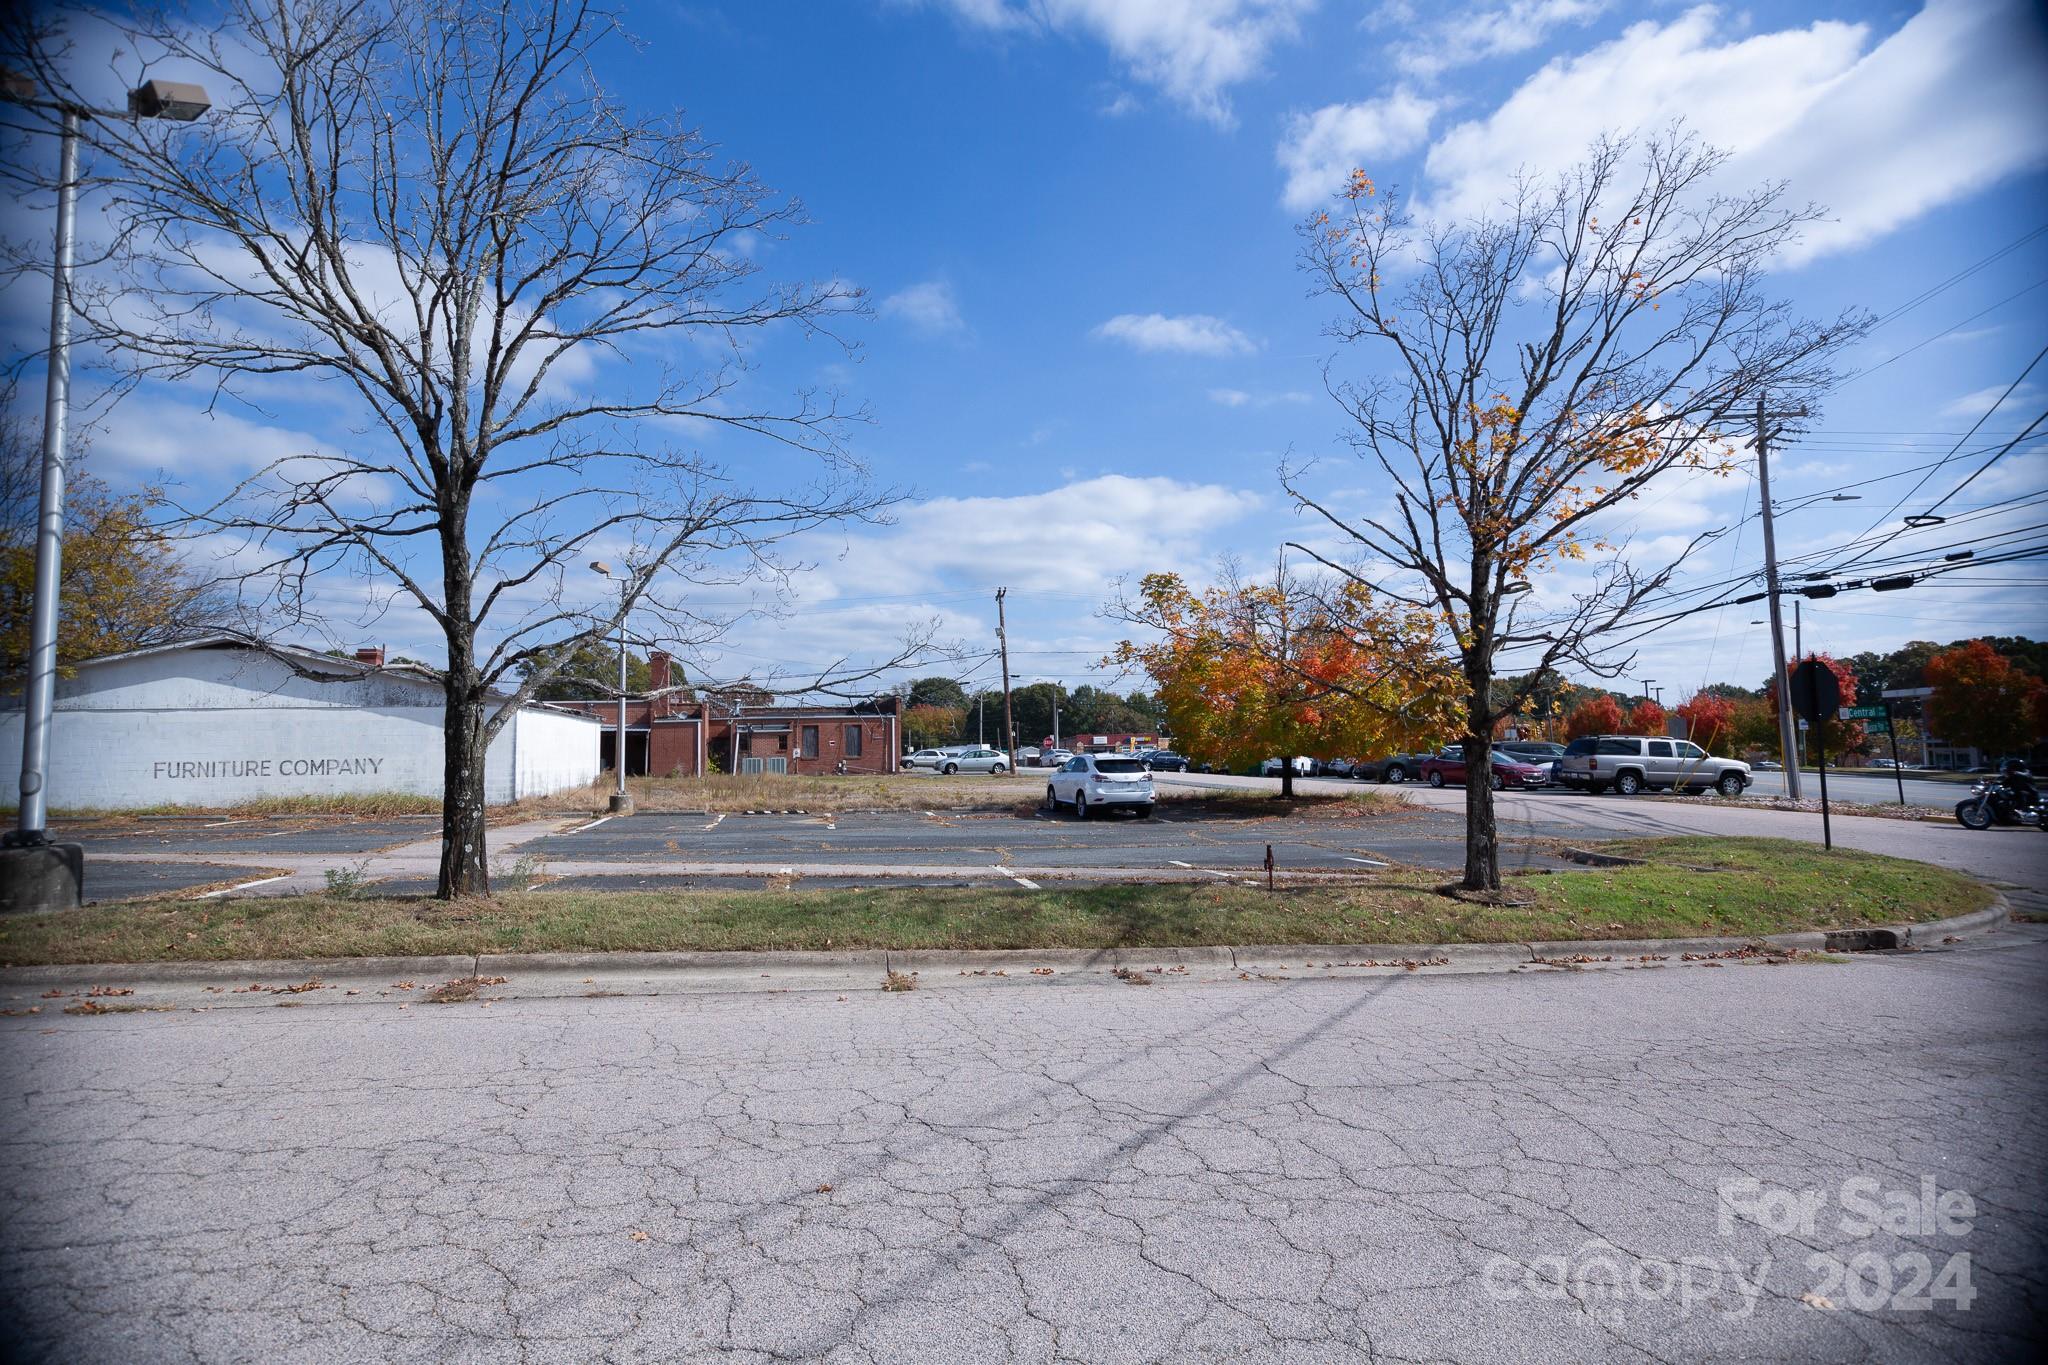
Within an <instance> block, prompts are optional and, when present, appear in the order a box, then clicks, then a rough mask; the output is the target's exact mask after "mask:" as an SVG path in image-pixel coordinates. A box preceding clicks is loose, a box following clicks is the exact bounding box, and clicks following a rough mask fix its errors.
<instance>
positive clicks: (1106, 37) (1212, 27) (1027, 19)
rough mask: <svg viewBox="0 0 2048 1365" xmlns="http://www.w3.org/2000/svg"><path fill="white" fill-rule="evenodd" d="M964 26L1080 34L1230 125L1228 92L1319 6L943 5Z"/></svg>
mask: <svg viewBox="0 0 2048 1365" xmlns="http://www.w3.org/2000/svg"><path fill="white" fill-rule="evenodd" d="M940 2H941V3H943V4H945V6H946V7H947V8H949V9H951V10H952V11H953V13H954V14H955V15H957V16H958V17H959V18H960V19H961V21H962V22H964V23H968V24H972V25H974V26H975V27H977V28H982V29H986V30H989V31H992V32H1001V33H1009V32H1025V31H1030V30H1033V29H1039V30H1046V31H1050V32H1054V33H1059V34H1079V35H1081V36H1084V37H1087V38H1091V39H1093V40H1095V41H1096V42H1099V43H1101V44H1102V45H1103V46H1104V47H1107V48H1108V49H1109V50H1110V52H1111V53H1112V54H1113V55H1114V56H1115V57H1116V58H1117V60H1119V61H1120V62H1122V63H1123V64H1124V66H1125V67H1126V68H1128V70H1129V71H1130V73H1131V74H1132V75H1133V76H1135V77H1136V78H1137V79H1139V80H1141V81H1143V82H1145V83H1146V84H1147V85H1151V86H1155V87H1157V88H1158V89H1160V90H1162V91H1164V92H1165V93H1166V95H1167V97H1168V98H1170V99H1171V100H1172V101H1173V102H1174V103H1176V104H1178V105H1180V106H1181V107H1182V108H1183V109H1186V110H1188V111H1189V112H1190V113H1193V114H1196V115H1198V116H1200V117H1202V118H1206V119H1208V120H1210V121H1211V122H1214V123H1218V124H1228V123H1229V122H1230V121H1231V113H1230V101H1229V97H1228V93H1227V92H1228V91H1229V89H1230V87H1232V86H1234V85H1238V84H1241V83H1243V82H1244V81H1246V80H1249V79H1251V78H1252V77H1253V76H1256V75H1258V74H1259V72H1260V71H1261V70H1262V69H1263V68H1264V66H1265V60H1266V54H1267V53H1268V52H1269V51H1270V50H1271V49H1272V48H1273V47H1274V45H1275V44H1277V43H1279V42H1282V41H1284V40H1286V39H1289V38H1292V37H1294V36H1295V34H1296V33H1297V31H1298V29H1299V19H1300V16H1301V15H1302V13H1303V12H1304V11H1306V10H1308V9H1309V8H1311V7H1312V6H1313V4H1314V0H1017V2H1016V3H1012V2H1011V0H940Z"/></svg>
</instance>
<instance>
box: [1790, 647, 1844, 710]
mask: <svg viewBox="0 0 2048 1365" xmlns="http://www.w3.org/2000/svg"><path fill="white" fill-rule="evenodd" d="M1841 705H1842V683H1841V680H1840V679H1838V678H1836V677H1835V670H1833V669H1832V668H1829V667H1828V666H1827V665H1826V664H1824V663H1822V662H1821V661H1820V660H1818V659H1808V660H1806V661H1805V662H1804V663H1802V664H1800V665H1799V667H1797V668H1795V669H1793V670H1792V709H1793V710H1794V711H1796V712H1798V713H1799V715H1800V717H1801V718H1802V719H1805V720H1808V721H1811V722H1813V723H1814V724H1815V725H1818V724H1820V723H1821V722H1822V721H1823V720H1826V719H1827V718H1828V717H1829V716H1832V715H1834V714H1835V712H1836V710H1838V709H1839V708H1840V707H1841Z"/></svg>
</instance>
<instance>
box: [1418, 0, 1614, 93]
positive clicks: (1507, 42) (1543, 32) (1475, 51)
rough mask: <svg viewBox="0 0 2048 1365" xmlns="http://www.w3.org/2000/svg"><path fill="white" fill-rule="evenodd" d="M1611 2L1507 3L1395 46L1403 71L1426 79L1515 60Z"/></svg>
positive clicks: (1449, 19)
mask: <svg viewBox="0 0 2048 1365" xmlns="http://www.w3.org/2000/svg"><path fill="white" fill-rule="evenodd" d="M1612 3H1613V0H1507V3H1505V4H1492V5H1479V6H1475V7H1473V8H1470V9H1464V10H1458V11H1455V12H1453V13H1450V14H1447V15H1444V16H1443V17H1441V18H1440V19H1438V20H1436V21H1435V22H1434V23H1431V24H1430V25H1428V26H1427V27H1426V28H1425V29H1423V30H1422V31H1421V32H1419V33H1417V34H1416V35H1415V36H1414V37H1412V38H1410V39H1409V40H1407V41H1405V42H1400V43H1397V44H1396V45H1395V47H1394V61H1395V64H1396V65H1397V66H1399V67H1400V68H1401V70H1402V71H1404V72H1406V73H1408V74H1409V75H1411V76H1414V77H1417V78H1419V79H1423V80H1428V79H1431V78H1434V77H1436V76H1438V75H1441V74H1442V73H1443V72H1445V71H1448V70H1451V69H1452V68H1454V67H1460V66H1469V65H1472V64H1473V63H1476V62H1487V61H1495V60H1498V59H1499V58H1502V57H1512V56H1514V55H1516V54H1517V53H1521V52H1527V51H1529V50H1531V49H1532V48H1535V47H1537V46H1540V45H1541V44H1542V43H1543V41H1544V40H1545V39H1546V38H1548V37H1549V36H1550V34H1551V32H1552V30H1554V29H1557V28H1561V27H1563V26H1564V25H1566V24H1583V23H1586V22H1587V21H1589V20H1592V19H1595V18H1598V17H1599V16H1600V15H1601V14H1603V13H1605V12H1606V11H1607V9H1608V8H1609V6H1610V5H1611V4H1612Z"/></svg>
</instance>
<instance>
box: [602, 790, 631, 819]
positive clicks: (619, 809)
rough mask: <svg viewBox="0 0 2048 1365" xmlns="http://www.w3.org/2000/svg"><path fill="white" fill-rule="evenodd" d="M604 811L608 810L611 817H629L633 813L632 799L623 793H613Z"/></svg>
mask: <svg viewBox="0 0 2048 1365" xmlns="http://www.w3.org/2000/svg"><path fill="white" fill-rule="evenodd" d="M605 809H607V810H609V811H610V812H611V813H612V814H613V815H631V814H632V813H633V798H632V797H630V796H628V795H626V794H625V793H624V792H615V793H614V794H613V795H612V799H611V801H610V803H609V804H608V805H607V806H606V807H605Z"/></svg>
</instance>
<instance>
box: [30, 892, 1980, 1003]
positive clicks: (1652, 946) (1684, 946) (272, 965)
mask: <svg viewBox="0 0 2048 1365" xmlns="http://www.w3.org/2000/svg"><path fill="white" fill-rule="evenodd" d="M1992 894H1993V897H1994V899H1993V901H1992V903H1991V904H1990V905H1989V906H1987V907H1986V908H1984V909H1982V910H1974V911H1971V912H1970V913H1968V914H1964V915H1955V916H1951V917H1950V918H1948V919H1940V920H1931V921H1928V922H1926V923H1923V924H1910V925H1908V924H1900V925H1888V926H1871V927H1869V928H1858V929H1836V930H1822V929H1813V930H1801V931H1796V932H1792V933H1784V934H1770V935H1766V936H1763V937H1759V938H1665V939H1564V940H1549V941H1535V940H1532V941H1526V942H1516V943H1457V944H1422V943H1295V944H1251V945H1244V946H1230V945H1215V946H1190V947H1156V948H1045V949H1030V948H1015V949H975V950H968V949H962V950H946V949H920V950H914V951H906V950H889V949H863V950H857V951H856V950H849V951H846V952H680V953H637V952H613V953H498V954H481V955H478V956H474V957H472V956H469V955H467V954H464V955H455V956H444V957H350V958H303V959H291V960H283V961H234V962H123V963H100V964H60V965H52V966H40V967H5V968H0V996H4V995H11V994H19V993H21V992H24V991H30V990H33V989H35V988H55V987H76V988H80V989H84V988H86V987H90V986H95V985H106V986H136V987H155V988H161V989H176V988H178V987H191V986H209V985H211V986H224V985H235V986H243V985H247V984H249V983H252V982H263V983H266V984H267V983H284V982H294V981H304V980H307V979H309V978H318V979H320V980H322V981H328V982H333V983H335V984H338V985H340V984H347V983H351V982H365V983H369V982H389V981H393V980H409V981H416V982H418V983H420V984H421V985H427V984H432V983H438V982H441V981H447V980H452V979H456V978H461V977H472V976H481V977H512V976H514V975H515V974H516V975H518V976H520V977H524V978H527V979H529V980H531V979H532V978H535V977H539V978H544V979H545V981H544V983H537V984H542V989H540V990H538V991H535V992H533V994H536V995H561V994H578V993H581V994H593V993H595V994H626V993H629V992H627V991H623V990H610V989H607V990H604V991H599V992H574V991H570V990H566V989H565V988H566V987H567V986H569V985H571V984H574V985H589V984H597V985H601V986H604V987H607V988H609V987H617V986H629V987H637V988H638V989H637V990H636V991H633V992H630V993H638V994H650V993H652V994H658V993H660V992H659V990H658V989H654V990H650V989H649V988H651V987H658V986H659V985H662V984H669V985H677V984H682V983H679V982H676V981H674V980H672V979H673V978H677V977H685V978H687V977H692V976H695V977H698V978H701V979H702V983H703V984H704V985H718V984H724V985H727V986H731V985H734V984H736V983H739V982H742V981H744V982H746V983H747V985H748V987H749V988H752V989H760V988H759V987H755V986H753V984H752V983H753V982H756V981H759V980H762V979H769V980H774V981H783V982H788V983H791V984H790V986H789V987H788V988H792V989H839V990H844V989H847V988H849V987H853V988H858V989H865V988H866V987H868V986H870V985H872V984H873V983H874V982H876V981H879V980H880V979H881V978H882V976H883V975H884V974H885V973H887V972H890V971H896V972H903V973H906V974H908V973H917V974H920V975H922V976H924V977H926V978H930V979H931V981H932V984H937V983H938V982H939V981H940V980H943V979H945V978H946V977H948V976H970V977H986V976H992V975H998V974H1000V975H1003V976H1006V977H1009V976H1015V977H1023V978H1027V979H1028V978H1031V977H1034V976H1037V977H1043V976H1046V975H1053V976H1073V975H1077V974H1084V973H1086V974H1094V975H1101V976H1107V975H1109V974H1111V973H1113V972H1115V971H1118V970H1132V971H1145V972H1150V971H1151V970H1153V969H1155V968H1157V969H1162V970H1169V971H1171V970H1176V969H1179V970H1182V971H1189V972H1204V973H1213V972H1222V973H1228V974H1236V973H1239V972H1249V971H1255V970H1260V971H1280V970H1284V969H1287V968H1291V967H1296V968H1306V967H1315V966H1321V967H1324V968H1356V969H1360V970H1374V971H1397V972H1400V971H1411V970H1431V969H1434V970H1436V971H1438V972H1444V971H1454V972H1472V971H1507V970H1514V969H1519V968H1523V967H1528V966H1531V965H1538V964H1541V963H1542V962H1543V961H1544V960H1545V959H1551V958H1561V959H1567V960H1569V959H1573V958H1577V957H1582V956H1585V957H1593V958H1614V959H1616V960H1617V961H1618V962H1619V961H1626V960H1627V959H1630V958H1643V957H1660V958H1661V957H1678V956H1681V955H1683V954H1686V953H1693V954H1698V955H1702V956H1705V955H1711V954H1723V953H1736V952H1740V951H1741V950H1743V949H1745V948H1752V947H1757V946H1768V947H1771V948H1777V949H1781V950H1784V951H1786V952H1795V951H1806V952H1820V951H1825V950H1828V949H1829V948H1835V949H1837V950H1841V951H1852V950H1854V949H1855V948H1859V947H1863V948H1867V947H1894V946H1896V947H1910V946H1918V945H1919V944H1923V943H1926V942H1929V941H1933V942H1939V941H1940V940H1941V939H1942V938H1944V937H1947V936H1949V935H1952V934H1962V933H1968V932H1971V931H1973V930H1979V929H1986V928H1989V927H1991V926H1992V925H1995V924H1998V923H2001V922H2003V921H2004V920H2005V919H2006V917H2007V916H2008V915H2009V914H2011V911H2012V907H2011V904H2010V903H2009V902H2008V901H2007V899H2006V897H2005V894H2004V893H2003V892H2000V891H1994V892H1993V893H1992ZM1885 935H1890V936H1891V941H1886V940H1885V939H1884V936H1885ZM1845 936H1856V937H1860V938H1862V939H1863V941H1862V942H1860V943H1854V944H1851V943H1845V942H1842V941H1840V940H1842V939H1843V938H1844V937H1845ZM1410 963H1413V964H1416V965H1415V966H1414V967H1410V966H1409V964H1410ZM1034 968H1049V969H1050V972H1034V971H1033V970H1032V969H1034ZM572 977H573V978H576V980H575V981H574V982H573V983H572V982H570V981H569V980H568V978H572ZM662 978H671V980H670V981H668V982H663V981H662Z"/></svg>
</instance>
